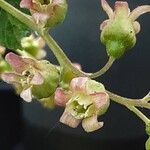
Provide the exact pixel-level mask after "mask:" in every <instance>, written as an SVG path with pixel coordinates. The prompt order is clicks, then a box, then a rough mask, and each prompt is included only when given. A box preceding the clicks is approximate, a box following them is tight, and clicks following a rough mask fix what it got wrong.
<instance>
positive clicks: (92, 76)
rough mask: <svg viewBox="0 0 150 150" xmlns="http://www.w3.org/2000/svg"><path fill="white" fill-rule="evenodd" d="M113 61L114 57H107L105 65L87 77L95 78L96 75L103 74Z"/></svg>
mask: <svg viewBox="0 0 150 150" xmlns="http://www.w3.org/2000/svg"><path fill="white" fill-rule="evenodd" d="M114 61H115V59H114V58H113V57H109V60H108V62H107V63H106V65H105V66H104V67H103V68H102V69H100V70H99V71H97V72H95V73H92V74H91V75H90V76H89V77H90V78H97V77H99V76H101V75H103V74H104V73H105V72H106V71H108V70H109V68H110V67H111V66H112V64H113V63H114Z"/></svg>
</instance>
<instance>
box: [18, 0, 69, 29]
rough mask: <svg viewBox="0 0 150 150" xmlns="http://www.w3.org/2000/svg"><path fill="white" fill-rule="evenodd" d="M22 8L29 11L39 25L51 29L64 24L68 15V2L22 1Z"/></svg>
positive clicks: (55, 0) (62, 0)
mask: <svg viewBox="0 0 150 150" xmlns="http://www.w3.org/2000/svg"><path fill="white" fill-rule="evenodd" d="M20 7H22V8H27V9H29V10H30V12H31V14H32V17H33V19H34V20H35V22H36V23H37V24H40V25H41V26H44V27H49V28H53V27H55V26H56V25H57V24H59V23H62V22H63V21H64V19H65V16H66V13H67V3H66V0H47V1H43V0H36V1H35V0H22V1H21V2H20Z"/></svg>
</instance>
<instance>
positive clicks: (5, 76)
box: [1, 73, 21, 84]
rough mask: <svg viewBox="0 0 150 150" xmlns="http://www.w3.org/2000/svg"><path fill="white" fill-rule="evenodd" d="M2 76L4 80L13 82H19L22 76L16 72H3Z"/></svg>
mask: <svg viewBox="0 0 150 150" xmlns="http://www.w3.org/2000/svg"><path fill="white" fill-rule="evenodd" d="M1 78H2V80H3V81H5V82H7V83H10V84H12V83H19V82H20V79H21V76H20V75H17V74H15V73H3V74H2V75H1Z"/></svg>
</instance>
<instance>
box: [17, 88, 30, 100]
mask: <svg viewBox="0 0 150 150" xmlns="http://www.w3.org/2000/svg"><path fill="white" fill-rule="evenodd" d="M20 97H21V98H22V99H23V100H25V101H26V102H31V101H32V92H31V87H29V88H28V89H26V90H23V91H22V92H21V93H20Z"/></svg>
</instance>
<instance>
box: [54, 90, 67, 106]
mask: <svg viewBox="0 0 150 150" xmlns="http://www.w3.org/2000/svg"><path fill="white" fill-rule="evenodd" d="M54 100H55V104H56V105H58V106H65V105H66V103H67V101H68V99H67V93H65V91H64V90H63V89H61V88H57V90H56V91H55V97H54Z"/></svg>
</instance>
